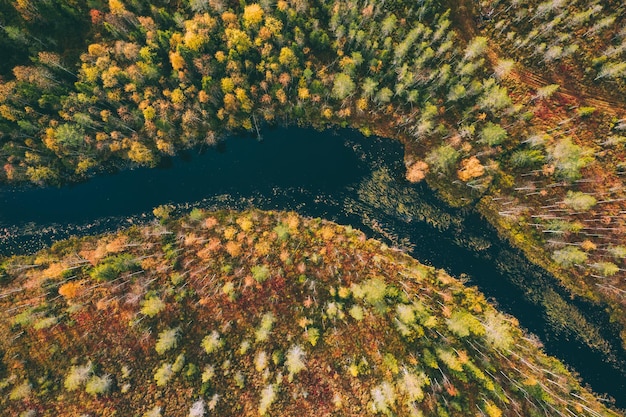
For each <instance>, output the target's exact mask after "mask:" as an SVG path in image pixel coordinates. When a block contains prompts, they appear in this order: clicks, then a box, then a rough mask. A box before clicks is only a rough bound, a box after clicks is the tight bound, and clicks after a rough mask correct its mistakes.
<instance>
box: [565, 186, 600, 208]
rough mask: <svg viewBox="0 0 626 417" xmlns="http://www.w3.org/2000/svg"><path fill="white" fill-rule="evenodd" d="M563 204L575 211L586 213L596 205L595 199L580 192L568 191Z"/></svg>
mask: <svg viewBox="0 0 626 417" xmlns="http://www.w3.org/2000/svg"><path fill="white" fill-rule="evenodd" d="M563 203H564V204H565V205H566V206H567V207H569V208H571V209H572V210H575V211H587V210H589V209H590V208H591V207H593V206H595V205H596V199H595V198H594V197H593V196H591V195H589V194H585V193H582V192H580V191H571V190H570V191H568V192H567V196H566V197H565V199H564V200H563Z"/></svg>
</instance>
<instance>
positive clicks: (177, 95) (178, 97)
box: [170, 88, 185, 104]
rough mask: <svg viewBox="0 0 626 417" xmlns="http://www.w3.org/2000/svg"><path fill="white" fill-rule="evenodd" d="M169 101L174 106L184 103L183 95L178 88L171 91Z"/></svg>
mask: <svg viewBox="0 0 626 417" xmlns="http://www.w3.org/2000/svg"><path fill="white" fill-rule="evenodd" d="M170 100H172V103H174V104H182V103H184V102H185V95H184V94H183V92H182V91H181V89H180V88H177V89H175V90H174V91H172V94H171V96H170Z"/></svg>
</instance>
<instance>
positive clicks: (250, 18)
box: [243, 3, 263, 27]
mask: <svg viewBox="0 0 626 417" xmlns="http://www.w3.org/2000/svg"><path fill="white" fill-rule="evenodd" d="M262 21H263V9H261V6H259V5H258V4H257V3H252V4H249V5H248V6H246V7H245V9H243V24H244V25H245V26H248V27H249V26H258V25H260V24H261V22H262Z"/></svg>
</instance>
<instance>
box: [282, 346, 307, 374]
mask: <svg viewBox="0 0 626 417" xmlns="http://www.w3.org/2000/svg"><path fill="white" fill-rule="evenodd" d="M304 356H305V353H304V350H302V348H301V347H300V346H299V345H292V346H291V347H290V348H289V350H288V351H287V357H286V359H285V366H286V367H287V371H289V380H290V381H291V380H292V379H293V376H294V375H295V374H297V373H299V372H301V371H303V370H305V369H306V363H305V361H304Z"/></svg>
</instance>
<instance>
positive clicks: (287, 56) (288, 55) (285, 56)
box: [278, 46, 298, 67]
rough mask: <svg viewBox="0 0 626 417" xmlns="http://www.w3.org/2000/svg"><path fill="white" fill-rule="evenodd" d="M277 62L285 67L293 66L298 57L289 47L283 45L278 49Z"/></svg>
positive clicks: (296, 62)
mask: <svg viewBox="0 0 626 417" xmlns="http://www.w3.org/2000/svg"><path fill="white" fill-rule="evenodd" d="M278 62H280V63H281V64H282V65H285V66H287V67H293V66H295V65H297V64H298V58H296V54H294V53H293V51H292V50H291V48H288V47H286V46H284V47H282V48H281V50H280V55H279V56H278Z"/></svg>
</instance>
